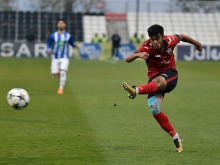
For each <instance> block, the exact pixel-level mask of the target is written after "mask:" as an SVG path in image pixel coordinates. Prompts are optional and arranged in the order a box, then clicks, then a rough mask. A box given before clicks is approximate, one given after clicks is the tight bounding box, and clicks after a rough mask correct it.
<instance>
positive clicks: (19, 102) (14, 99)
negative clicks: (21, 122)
mask: <svg viewBox="0 0 220 165" xmlns="http://www.w3.org/2000/svg"><path fill="white" fill-rule="evenodd" d="M7 101H8V104H9V105H10V106H11V107H13V108H14V109H16V110H21V109H23V108H25V107H27V106H28V104H29V102H30V96H29V94H28V92H27V91H26V90H24V89H22V88H13V89H12V90H10V91H9V92H8V94H7Z"/></svg>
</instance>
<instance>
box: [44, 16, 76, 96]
mask: <svg viewBox="0 0 220 165" xmlns="http://www.w3.org/2000/svg"><path fill="white" fill-rule="evenodd" d="M57 28H58V30H57V31H56V32H54V33H52V34H51V36H50V38H49V39H48V41H47V53H48V55H51V54H52V61H51V74H52V75H53V77H54V78H59V77H60V86H59V89H58V92H57V93H58V94H63V92H64V91H63V89H64V86H65V83H66V72H67V70H68V67H69V49H68V46H69V44H70V45H71V46H72V47H73V48H78V46H77V45H76V44H75V43H74V41H73V38H72V35H71V34H70V33H68V32H66V30H65V28H66V23H65V21H64V20H63V19H59V20H58V21H57ZM52 44H54V47H53V51H52V49H51V45H52Z"/></svg>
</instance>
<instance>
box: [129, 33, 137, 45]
mask: <svg viewBox="0 0 220 165" xmlns="http://www.w3.org/2000/svg"><path fill="white" fill-rule="evenodd" d="M130 42H132V43H134V44H136V43H139V40H138V36H137V33H134V35H133V36H132V37H131V39H130Z"/></svg>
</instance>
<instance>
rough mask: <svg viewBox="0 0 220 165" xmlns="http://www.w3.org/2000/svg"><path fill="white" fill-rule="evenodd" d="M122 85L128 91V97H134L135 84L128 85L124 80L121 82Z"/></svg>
mask: <svg viewBox="0 0 220 165" xmlns="http://www.w3.org/2000/svg"><path fill="white" fill-rule="evenodd" d="M122 86H123V88H124V90H126V91H128V93H129V95H128V97H129V98H130V99H134V98H135V97H136V87H135V86H129V85H128V84H127V83H126V82H123V83H122Z"/></svg>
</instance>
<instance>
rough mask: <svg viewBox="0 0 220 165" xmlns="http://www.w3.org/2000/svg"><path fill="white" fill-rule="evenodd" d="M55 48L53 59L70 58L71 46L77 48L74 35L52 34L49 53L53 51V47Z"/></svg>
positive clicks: (49, 41)
mask: <svg viewBox="0 0 220 165" xmlns="http://www.w3.org/2000/svg"><path fill="white" fill-rule="evenodd" d="M52 44H54V46H53V53H52V54H53V58H56V59H59V58H69V49H68V47H69V44H70V45H71V46H72V47H76V45H75V43H74V41H73V38H72V35H71V34H70V33H68V32H64V33H63V34H60V33H58V31H56V32H54V33H53V34H51V36H50V38H49V39H48V41H47V51H50V50H51V45H52Z"/></svg>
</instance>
